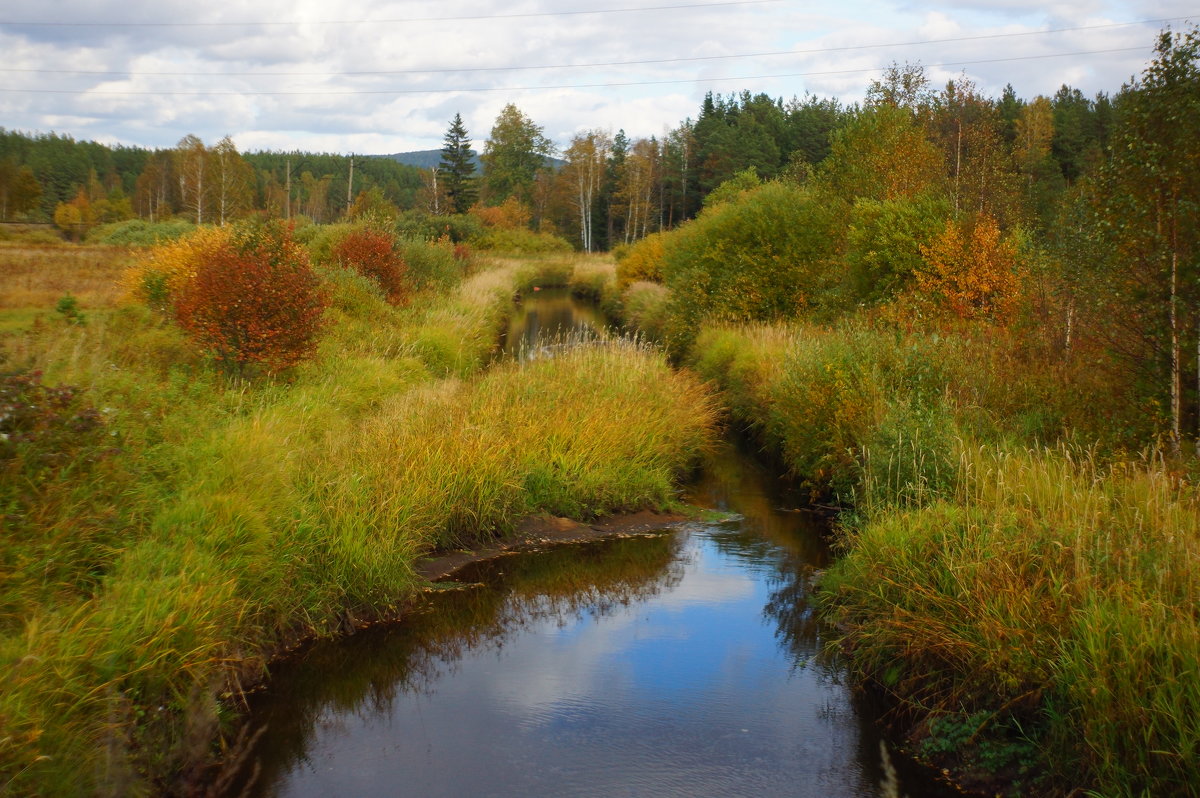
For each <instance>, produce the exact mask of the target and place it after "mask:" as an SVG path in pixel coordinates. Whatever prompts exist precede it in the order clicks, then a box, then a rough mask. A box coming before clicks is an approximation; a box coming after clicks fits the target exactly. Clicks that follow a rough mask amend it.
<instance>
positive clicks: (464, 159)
mask: <svg viewBox="0 0 1200 798" xmlns="http://www.w3.org/2000/svg"><path fill="white" fill-rule="evenodd" d="M445 142H446V143H445V144H443V145H442V161H441V163H440V164H439V165H438V173H439V175H440V178H441V180H442V181H443V184H444V190H445V192H446V196H447V197H449V199H450V205H451V207H453V208H454V212H455V213H466V212H467V210H468V209H469V208H470V207H471V206H472V205H474V204H475V200H476V199H477V198H478V196H479V188H478V186H477V185H476V184H475V177H474V174H475V151H474V150H472V149H471V138H470V136H469V135H468V134H467V129H466V127H465V126H464V125H463V121H462V115H460V114H455V115H454V119H453V121H451V122H450V129H449V130H447V131H446V138H445Z"/></svg>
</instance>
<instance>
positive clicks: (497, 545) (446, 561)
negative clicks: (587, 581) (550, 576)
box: [416, 510, 691, 582]
mask: <svg viewBox="0 0 1200 798" xmlns="http://www.w3.org/2000/svg"><path fill="white" fill-rule="evenodd" d="M688 520H691V518H690V516H687V515H682V514H679V513H657V512H653V511H651V510H641V511H639V512H636V513H621V514H618V515H611V516H606V517H604V518H601V519H599V520H597V521H593V522H591V523H584V522H582V521H575V520H572V519H570V518H560V517H556V516H552V515H535V516H530V517H529V518H526V519H525V520H523V521H521V522H520V523H519V524H517V528H516V530H515V531H514V532H513V533H512V534H511V535H508V536H506V537H504V538H503V539H499V540H495V541H489V542H486V544H484V543H481V544H480V548H478V549H472V550H469V551H454V552H446V553H442V554H438V555H435V556H433V557H429V558H426V559H425V560H422V561H420V562H418V563H417V569H416V570H417V575H418V576H420V577H421V578H422V579H427V580H428V581H430V582H440V581H442V580H445V579H448V578H450V577H451V576H453V575H454V574H455V572H457V571H458V570H459V569H461V568H463V567H464V566H466V565H470V564H471V563H476V562H481V561H483V560H489V559H492V558H493V557H500V556H503V555H505V554H512V553H515V552H520V551H536V550H537V549H541V548H544V547H547V546H559V545H565V544H568V543H586V542H588V541H592V540H600V539H601V538H622V537H632V536H635V535H645V534H649V533H652V532H659V531H663V530H669V529H674V528H676V527H678V526H679V525H680V524H682V523H684V522H686V521H688Z"/></svg>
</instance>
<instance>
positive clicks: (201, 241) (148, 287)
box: [123, 227, 230, 308]
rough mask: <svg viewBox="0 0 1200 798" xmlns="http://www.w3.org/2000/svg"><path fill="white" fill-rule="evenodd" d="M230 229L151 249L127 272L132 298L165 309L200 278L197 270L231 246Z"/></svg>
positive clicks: (206, 231) (199, 232)
mask: <svg viewBox="0 0 1200 798" xmlns="http://www.w3.org/2000/svg"><path fill="white" fill-rule="evenodd" d="M229 236H230V229H229V228H227V227H199V228H197V229H196V230H195V231H193V232H192V233H190V234H189V235H186V236H183V237H182V238H178V239H176V240H174V241H168V242H166V243H164V244H159V245H158V246H156V247H153V248H152V249H150V250H149V251H148V252H146V254H144V255H143V256H142V257H141V258H139V259H138V261H137V262H136V263H135V264H134V265H133V266H132V267H130V268H129V270H128V271H126V272H125V276H124V280H123V282H124V284H125V289H126V291H127V292H128V295H129V296H130V297H132V298H133V299H135V300H137V301H140V302H144V303H146V304H148V305H152V306H155V307H159V308H163V307H166V306H167V305H168V304H169V303H170V301H171V298H172V297H174V296H177V295H178V294H179V290H180V289H181V288H182V287H183V286H184V285H186V284H187V283H188V282H190V281H191V280H192V278H193V277H195V276H196V269H197V267H198V266H199V265H200V264H201V263H202V262H203V261H204V259H205V258H208V257H211V256H212V255H213V253H215V252H216V251H217V250H218V249H220V248H221V247H223V246H224V245H226V244H227V243H228V242H229Z"/></svg>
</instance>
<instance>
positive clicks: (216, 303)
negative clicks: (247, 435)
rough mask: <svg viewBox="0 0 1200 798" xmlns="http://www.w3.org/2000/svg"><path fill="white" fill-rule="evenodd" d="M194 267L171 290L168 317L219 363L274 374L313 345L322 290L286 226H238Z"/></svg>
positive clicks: (321, 309)
mask: <svg viewBox="0 0 1200 798" xmlns="http://www.w3.org/2000/svg"><path fill="white" fill-rule="evenodd" d="M194 268H195V272H194V273H193V274H192V275H191V279H189V280H187V281H186V282H185V283H183V285H182V286H181V287H180V288H179V289H178V290H177V292H175V295H174V296H173V304H174V310H175V318H176V320H177V321H178V323H179V326H180V327H182V328H183V329H184V330H185V331H186V332H187V333H188V334H189V335H190V336H191V337H192V338H193V339H194V340H195V341H196V342H197V343H199V344H200V346H201V348H202V349H204V350H205V351H207V352H209V353H210V354H212V355H213V356H214V357H215V358H216V359H217V361H218V362H219V363H220V364H221V365H222V366H223V367H224V368H225V369H226V370H228V371H230V372H231V373H237V374H244V373H245V371H246V369H247V367H249V366H261V367H263V368H265V369H266V371H267V372H268V373H275V372H278V371H280V370H282V369H285V368H289V367H291V366H294V365H296V364H297V363H299V362H300V361H301V360H303V359H305V358H306V357H308V356H310V355H311V354H312V353H313V352H314V351H315V350H316V346H317V333H318V332H319V331H320V329H321V322H322V314H323V313H324V310H325V307H326V306H327V304H328V297H327V295H326V292H325V291H324V290H323V289H322V287H321V285H320V281H319V279H318V277H317V275H316V273H315V272H314V271H313V270H312V268H311V267H310V265H309V262H308V254H307V252H306V251H305V250H304V249H303V248H302V247H301V246H299V245H298V244H296V243H295V242H294V241H293V240H292V237H291V230H290V228H289V227H287V226H286V225H284V224H282V223H278V222H274V223H266V224H252V225H248V226H244V227H240V228H238V229H236V230H235V231H234V233H233V234H232V235H231V236H230V238H229V239H228V240H227V241H226V242H223V243H222V244H221V245H219V246H217V247H215V248H214V249H213V250H212V251H211V252H208V253H207V256H206V257H205V258H204V259H203V260H202V261H200V262H199V263H196V264H195V265H194Z"/></svg>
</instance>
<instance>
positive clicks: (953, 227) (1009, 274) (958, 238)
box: [916, 214, 1020, 323]
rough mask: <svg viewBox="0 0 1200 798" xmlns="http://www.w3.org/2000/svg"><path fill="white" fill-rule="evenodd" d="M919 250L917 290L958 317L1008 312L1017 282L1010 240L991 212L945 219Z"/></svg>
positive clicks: (998, 316)
mask: <svg viewBox="0 0 1200 798" xmlns="http://www.w3.org/2000/svg"><path fill="white" fill-rule="evenodd" d="M921 255H922V256H923V258H924V266H923V268H921V269H919V270H918V271H917V273H916V284H917V291H918V292H919V293H920V294H922V295H924V296H925V297H926V298H928V299H930V300H932V301H934V302H936V303H938V304H939V305H941V306H942V307H944V308H945V309H946V310H948V311H950V312H951V313H953V314H954V315H956V316H958V317H959V318H963V319H991V320H992V321H996V322H999V323H1004V322H1006V321H1008V320H1009V319H1010V318H1011V316H1012V312H1013V310H1014V309H1015V307H1016V301H1017V297H1018V291H1019V288H1020V277H1019V274H1018V269H1017V252H1016V246H1015V245H1014V244H1013V242H1012V240H1011V239H1005V238H1003V237H1002V236H1001V234H1000V226H999V225H998V224H997V223H996V220H995V219H994V218H993V217H991V216H988V215H986V214H980V215H978V216H976V217H974V218H971V219H969V220H967V222H966V223H961V222H957V221H955V220H953V219H951V220H949V221H947V222H946V229H945V230H943V231H942V234H941V235H939V236H938V237H937V238H935V239H934V240H933V241H932V242H930V243H929V244H928V245H923V246H922V247H921Z"/></svg>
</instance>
